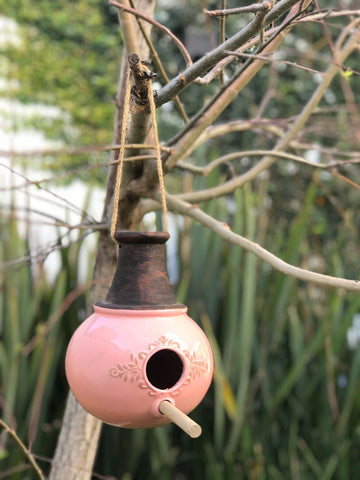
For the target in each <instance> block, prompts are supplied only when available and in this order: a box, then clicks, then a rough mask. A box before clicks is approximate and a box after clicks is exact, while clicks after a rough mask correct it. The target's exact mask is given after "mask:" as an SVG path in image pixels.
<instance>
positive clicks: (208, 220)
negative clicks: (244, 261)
mask: <svg viewBox="0 0 360 480" xmlns="http://www.w3.org/2000/svg"><path fill="white" fill-rule="evenodd" d="M155 198H156V200H158V198H157V196H156V197H155ZM166 202H167V205H168V208H169V210H171V211H173V212H176V213H180V214H182V215H186V216H188V217H190V218H192V219H193V220H195V221H197V222H199V223H201V224H202V225H204V226H205V227H207V228H209V229H210V230H212V231H213V232H214V233H216V234H217V235H219V236H220V237H221V238H223V239H224V240H226V241H228V242H230V243H233V244H234V245H238V246H239V247H241V248H243V249H244V250H246V251H247V252H250V253H253V254H254V255H255V256H256V257H258V258H259V259H261V260H263V261H264V262H266V263H267V264H268V265H270V266H271V267H272V268H274V269H275V270H278V271H279V272H281V273H283V274H285V275H289V276H290V277H294V278H297V279H298V280H302V281H303V282H312V283H316V284H317V285H321V286H324V287H330V288H344V289H345V290H350V291H354V292H360V281H359V280H348V279H345V278H338V277H332V276H330V275H323V274H320V273H316V272H312V271H310V270H305V269H303V268H299V267H294V266H293V265H290V264H289V263H287V262H284V261H283V260H281V259H280V258H279V257H277V256H276V255H274V254H272V253H271V252H269V251H268V250H266V249H265V248H263V247H261V246H260V245H259V244H257V243H255V242H252V241H251V240H248V239H247V238H245V237H242V236H241V235H238V234H236V233H234V232H232V231H231V228H230V227H229V226H228V225H227V224H225V223H223V222H219V221H218V220H216V219H214V218H213V217H211V216H210V215H208V214H206V213H205V212H203V211H202V210H200V209H199V208H198V207H195V206H193V205H191V204H189V203H187V202H184V201H183V200H181V199H179V198H177V197H175V196H174V195H170V194H167V195H166ZM157 203H158V201H157ZM158 205H159V203H158Z"/></svg>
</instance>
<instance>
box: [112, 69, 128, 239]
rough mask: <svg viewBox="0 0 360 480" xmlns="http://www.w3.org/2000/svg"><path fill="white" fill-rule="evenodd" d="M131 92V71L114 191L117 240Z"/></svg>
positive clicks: (114, 228) (126, 93)
mask: <svg viewBox="0 0 360 480" xmlns="http://www.w3.org/2000/svg"><path fill="white" fill-rule="evenodd" d="M130 93H131V83H130V71H129V73H128V76H127V78H126V86H125V102H124V113H123V121H122V125H121V140H120V150H119V165H118V168H117V173H116V183H115V191H114V207H113V213H112V217H111V229H110V233H111V237H112V238H113V239H114V240H115V230H116V225H117V219H118V213H119V200H120V187H121V180H122V172H123V166H124V152H125V140H126V127H127V120H128V116H129V110H130Z"/></svg>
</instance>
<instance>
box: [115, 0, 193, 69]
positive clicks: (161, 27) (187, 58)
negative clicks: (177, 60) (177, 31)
mask: <svg viewBox="0 0 360 480" xmlns="http://www.w3.org/2000/svg"><path fill="white" fill-rule="evenodd" d="M109 5H112V6H114V7H117V8H119V9H120V10H124V11H125V12H128V13H131V14H132V15H135V16H136V17H139V18H142V19H143V20H145V21H146V22H148V23H151V25H154V26H155V27H157V28H158V29H159V30H161V31H163V32H165V33H166V34H167V35H168V36H169V37H170V38H171V40H172V41H173V42H174V43H175V45H176V46H177V47H178V49H179V50H180V52H181V54H182V56H183V57H184V60H185V63H186V66H187V67H189V66H190V65H192V60H191V57H190V55H189V52H188V51H187V50H186V48H185V45H184V44H183V43H182V42H181V41H180V40H179V39H178V38H177V37H176V36H175V35H174V34H173V33H172V31H171V30H169V29H168V28H167V27H165V26H164V25H162V24H161V23H159V22H157V21H156V20H154V19H153V18H151V17H149V16H147V15H145V14H144V13H141V12H139V11H138V10H135V9H133V8H131V7H128V6H126V5H124V4H122V3H119V2H117V1H116V0H110V1H109ZM129 53H132V52H129Z"/></svg>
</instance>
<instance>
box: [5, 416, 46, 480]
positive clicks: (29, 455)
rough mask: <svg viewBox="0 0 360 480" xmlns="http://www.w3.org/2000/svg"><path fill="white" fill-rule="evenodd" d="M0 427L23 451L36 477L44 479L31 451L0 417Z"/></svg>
mask: <svg viewBox="0 0 360 480" xmlns="http://www.w3.org/2000/svg"><path fill="white" fill-rule="evenodd" d="M0 427H1V428H3V429H4V430H5V431H6V432H7V433H8V434H9V435H11V437H12V438H13V439H14V440H15V443H16V444H17V446H18V447H19V448H20V450H21V451H22V452H23V454H24V455H25V457H26V459H27V460H28V461H29V463H30V465H31V466H32V468H33V469H34V471H35V473H36V475H37V477H38V478H39V479H40V480H45V477H44V475H43V473H42V471H41V470H40V467H39V465H38V464H37V463H36V460H35V458H34V456H33V455H32V453H31V452H30V451H29V450H28V449H27V448H26V446H25V445H24V444H23V442H22V441H21V440H20V438H19V437H18V435H17V433H16V432H15V430H13V429H12V428H10V427H9V425H7V424H6V423H5V422H4V421H3V420H2V419H1V418H0Z"/></svg>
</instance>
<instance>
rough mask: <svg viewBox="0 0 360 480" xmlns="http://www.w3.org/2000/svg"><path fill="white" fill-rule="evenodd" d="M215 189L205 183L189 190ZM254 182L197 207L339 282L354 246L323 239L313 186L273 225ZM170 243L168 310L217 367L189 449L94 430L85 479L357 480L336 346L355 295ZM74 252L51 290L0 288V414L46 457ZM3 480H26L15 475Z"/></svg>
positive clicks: (14, 238) (206, 237) (56, 408)
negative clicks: (188, 323) (174, 298)
mask: <svg viewBox="0 0 360 480" xmlns="http://www.w3.org/2000/svg"><path fill="white" fill-rule="evenodd" d="M220 180H221V179H220V178H219V177H218V176H217V174H216V175H210V176H209V177H207V178H206V179H202V180H201V182H203V185H202V187H210V186H211V185H213V184H217V183H219V181H220ZM267 182H269V179H267V178H263V179H261V181H258V182H256V183H255V184H254V185H253V186H252V187H250V185H247V186H246V187H245V188H243V189H242V190H241V191H238V192H237V193H236V194H235V195H234V196H233V197H231V198H228V199H223V200H220V201H212V202H209V203H208V204H207V205H206V206H205V207H204V208H205V209H206V211H207V213H210V214H212V215H214V216H215V217H216V218H218V219H220V220H223V221H225V222H227V223H228V224H229V225H231V227H232V229H233V231H235V232H237V233H239V234H242V235H245V236H247V237H248V238H250V239H252V240H254V241H257V242H259V243H261V244H262V245H264V246H265V247H267V248H268V249H269V250H271V251H272V252H273V253H275V254H277V255H278V256H279V257H281V258H283V259H284V260H286V261H288V262H292V263H294V264H297V265H303V266H307V265H310V264H312V263H314V260H317V262H318V263H317V264H318V265H320V268H322V267H321V266H322V265H323V266H324V267H323V268H325V269H326V272H327V273H329V274H335V275H345V276H346V275H347V268H348V266H347V265H348V259H346V258H345V257H344V256H343V252H344V251H348V249H349V245H348V243H347V242H349V241H353V238H352V239H350V240H349V238H348V237H347V235H346V234H344V232H343V233H342V235H341V236H340V239H339V240H337V241H336V242H334V241H332V239H331V236H330V235H329V234H328V233H327V228H329V231H330V230H331V229H332V228H333V226H332V225H331V224H330V223H331V219H329V217H328V216H327V215H326V213H325V212H321V211H320V212H319V209H318V207H317V206H316V198H317V196H318V195H319V187H318V186H316V183H313V182H311V181H309V183H308V186H307V189H306V191H305V192H303V194H301V192H297V198H298V199H299V201H300V202H301V206H300V208H298V210H297V211H294V212H293V214H292V215H291V216H289V218H287V219H286V222H283V220H282V218H281V217H280V216H277V212H276V210H275V209H274V208H271V207H269V206H268V198H267V193H266V192H267V191H269V188H268V187H269V185H268V183H267ZM319 216H320V220H321V229H322V230H321V232H322V233H321V237H319V233H317V232H319V228H318V223H317V222H319ZM339 228H341V226H339ZM331 231H332V230H331ZM5 232H8V233H6V234H5V235H3V237H2V240H3V241H2V244H1V256H2V259H4V258H7V259H9V258H15V257H16V256H18V255H19V252H25V253H26V250H27V249H28V246H27V244H26V242H25V241H24V240H22V239H21V238H20V237H19V235H18V233H17V227H16V222H15V221H11V222H10V223H9V224H8V225H7V226H6V230H5ZM180 233H181V237H180V242H179V254H180V259H179V261H180V270H181V275H180V280H179V284H178V285H177V292H178V301H179V302H183V303H186V304H187V305H188V306H189V314H190V315H191V316H192V317H193V318H194V319H195V320H196V321H198V322H199V323H200V324H201V326H202V327H203V328H204V330H205V331H206V333H207V335H208V337H209V339H210V342H211V344H212V348H213V351H214V356H215V364H216V369H215V375H214V382H213V384H212V387H211V388H210V391H209V393H208V394H207V396H206V397H205V399H204V401H203V402H202V404H201V405H200V406H199V407H198V408H197V409H196V410H195V411H194V412H193V413H192V416H193V418H194V419H195V420H197V421H198V422H199V423H200V424H201V425H202V427H203V435H202V437H200V439H198V440H192V439H189V438H187V437H186V436H185V435H184V434H183V433H182V432H181V431H179V430H178V429H177V428H176V427H174V426H172V425H169V426H166V427H161V428H156V429H152V430H134V431H129V430H123V429H116V428H114V427H109V426H104V428H103V434H102V438H101V443H100V447H99V452H98V457H97V461H96V465H95V472H98V473H99V474H101V475H103V476H106V475H107V476H108V478H117V479H122V480H131V479H135V480H137V479H146V480H152V479H154V480H155V479H157V480H170V479H172V480H173V479H175V480H184V479H191V480H192V479H197V478H199V479H205V478H206V479H207V480H223V479H226V480H239V479H249V480H255V479H256V480H263V479H266V480H287V479H292V480H304V479H305V480H308V479H309V480H310V479H314V480H330V479H341V480H352V479H355V478H357V476H358V472H359V471H360V455H359V453H360V430H359V427H358V418H359V413H360V411H359V410H360V402H359V398H360V397H359V395H360V380H359V378H360V350H359V349H357V350H356V351H351V350H349V349H348V347H347V343H346V334H347V330H348V328H349V326H350V325H351V322H352V319H353V317H354V315H355V314H356V313H357V312H359V310H360V298H359V296H357V295H355V294H352V293H346V292H342V291H335V290H324V289H321V288H319V287H316V286H314V285H311V284H304V283H302V282H300V281H297V280H294V279H292V278H289V277H285V276H284V275H282V274H280V273H278V272H275V271H272V270H271V269H270V268H269V267H268V266H266V265H265V264H263V263H261V262H259V261H258V260H257V259H256V258H255V257H254V256H252V255H251V254H249V253H245V252H243V251H241V250H240V249H239V248H238V247H236V246H233V245H230V244H226V243H225V242H223V241H222V240H220V239H219V238H218V237H217V236H216V235H214V234H213V233H212V232H210V231H209V230H207V229H205V228H204V227H202V226H201V225H198V224H193V225H191V226H189V225H186V228H185V229H184V230H183V231H182V232H180ZM78 248H79V247H78V246H74V245H73V246H71V247H69V248H65V249H63V250H62V252H63V253H62V262H63V268H62V270H61V272H60V273H59V276H58V278H57V280H56V282H55V283H54V285H52V286H51V285H49V284H48V282H47V281H46V278H44V276H42V275H40V277H38V278H37V279H36V281H35V280H34V276H33V275H32V274H31V269H30V268H28V267H26V268H22V269H18V270H16V271H13V270H10V271H6V272H5V274H3V276H2V278H1V292H0V293H1V294H0V304H1V340H0V375H1V409H2V417H4V419H5V420H6V421H7V422H8V423H9V424H11V425H13V426H14V427H16V430H17V432H18V433H19V435H20V436H21V438H22V439H23V441H24V442H25V443H26V444H30V445H31V446H32V451H33V452H35V453H37V454H40V455H43V456H46V457H51V456H52V452H53V449H54V444H55V440H56V436H57V434H58V423H59V419H60V418H61V412H62V409H63V408H64V402H65V397H66V393H67V386H66V382H65V378H64V366H63V360H64V352H65V348H66V344H67V341H68V339H69V337H70V335H71V333H72V331H73V330H74V329H75V327H76V324H77V319H78V316H79V312H80V311H83V309H84V305H85V298H84V296H80V297H78V298H77V297H76V295H75V297H76V298H77V300H76V302H75V303H73V302H72V300H74V297H73V296H71V295H70V297H69V294H71V292H74V288H75V286H76V279H77V267H78V263H77V255H78ZM350 250H351V248H350ZM64 299H65V303H64ZM66 299H67V300H66ZM49 319H51V320H50V323H49ZM0 461H1V468H0V471H1V472H6V471H9V470H10V469H13V468H18V469H21V468H25V465H24V458H23V457H22V453H21V452H20V451H19V450H18V449H17V448H16V447H15V445H14V443H13V442H12V441H11V439H10V438H6V436H5V435H4V434H2V436H1V460H0ZM39 461H40V464H41V466H43V467H44V468H45V471H46V463H44V462H42V461H41V460H39ZM1 475H3V477H1ZM0 478H4V474H3V473H2V474H0ZM6 478H11V479H13V480H18V479H21V480H24V479H25V478H26V479H27V478H29V479H31V478H34V477H33V476H32V473H31V472H30V471H29V470H28V469H27V470H23V471H21V472H20V473H13V474H10V475H7V477H6ZM94 478H96V477H94Z"/></svg>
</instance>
